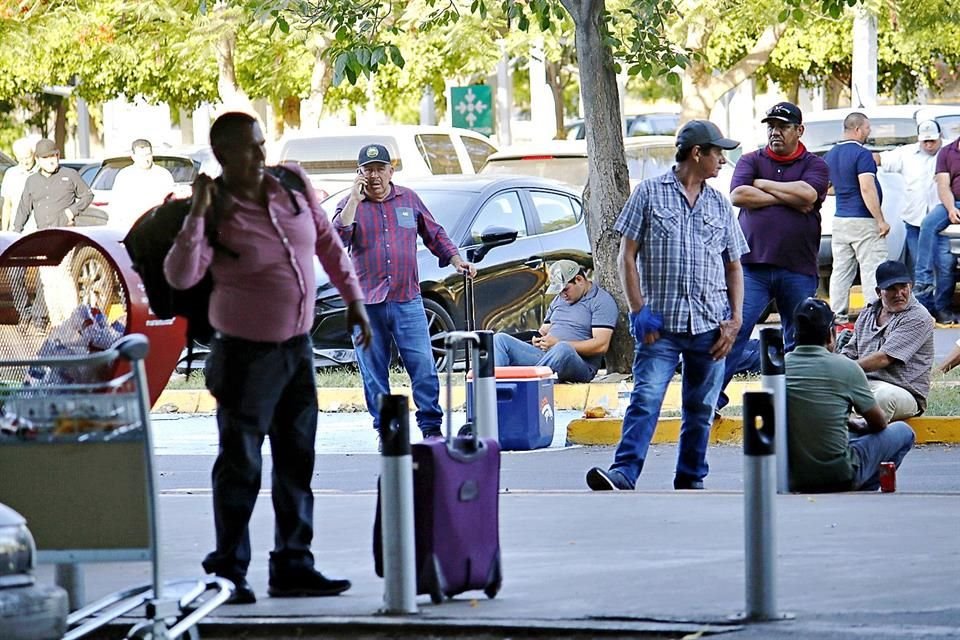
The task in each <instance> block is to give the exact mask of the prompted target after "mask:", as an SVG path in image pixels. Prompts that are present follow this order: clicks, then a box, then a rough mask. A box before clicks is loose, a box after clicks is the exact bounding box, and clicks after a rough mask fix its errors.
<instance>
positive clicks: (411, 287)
mask: <svg viewBox="0 0 960 640" xmlns="http://www.w3.org/2000/svg"><path fill="white" fill-rule="evenodd" d="M348 197H349V196H348ZM346 204H347V198H344V199H343V200H341V201H340V202H339V203H338V204H337V213H336V215H334V217H333V226H334V229H336V230H337V233H339V234H340V240H342V241H343V245H344V246H345V247H346V248H347V251H349V252H350V257H351V258H353V266H354V269H355V270H356V272H357V277H358V278H359V279H360V286H361V287H363V292H364V294H365V297H366V303H367V304H377V303H379V302H407V301H409V300H413V299H414V298H416V297H417V296H419V295H420V276H419V270H418V269H417V236H418V235H419V236H420V237H421V238H423V244H424V246H426V248H427V249H429V250H430V252H431V253H432V254H433V255H435V256H437V258H439V263H440V266H441V267H445V266H447V265H448V264H450V259H451V258H453V256H455V255H457V253H458V252H457V247H456V245H454V244H453V242H451V241H450V237H449V236H448V235H447V232H446V231H444V230H443V227H441V226H440V224H439V223H438V222H437V221H436V220H434V218H433V215H432V214H431V213H430V211H429V210H428V209H427V206H426V205H425V204H423V201H422V200H420V196H418V195H417V194H416V193H415V192H414V191H413V190H412V189H405V188H403V187H398V186H396V185H394V184H391V185H390V195H388V196H387V198H386V200H384V201H383V202H372V201H370V200H362V201H361V202H360V204H359V205H358V206H357V216H356V218H355V219H354V222H353V224H349V225H343V224H341V223H340V212H341V211H342V210H343V208H344V206H345V205H346Z"/></svg>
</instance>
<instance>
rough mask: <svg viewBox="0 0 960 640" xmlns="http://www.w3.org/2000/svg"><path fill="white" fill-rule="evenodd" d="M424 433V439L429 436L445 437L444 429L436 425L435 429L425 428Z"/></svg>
mask: <svg viewBox="0 0 960 640" xmlns="http://www.w3.org/2000/svg"><path fill="white" fill-rule="evenodd" d="M422 433H423V439H424V440H426V439H427V438H442V437H443V431H441V430H440V429H438V428H436V427H434V428H433V429H424V430H423V432H422Z"/></svg>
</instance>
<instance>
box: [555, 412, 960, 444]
mask: <svg viewBox="0 0 960 640" xmlns="http://www.w3.org/2000/svg"><path fill="white" fill-rule="evenodd" d="M907 424H909V425H910V426H911V427H912V428H913V430H914V432H915V433H916V434H917V444H954V443H960V418H955V417H944V416H921V417H919V418H911V419H910V420H907ZM622 426H623V420H622V419H621V418H581V419H578V420H572V421H571V422H570V424H568V425H567V443H569V444H582V445H597V446H600V445H603V446H607V445H615V444H617V443H618V442H620V433H621V429H622ZM679 435H680V418H662V419H661V420H659V421H658V422H657V429H656V431H654V434H653V440H652V443H653V444H668V443H673V442H677V438H678V437H679ZM742 437H743V420H742V419H741V418H733V417H721V418H719V419H718V420H715V421H714V423H713V429H711V431H710V443H711V444H739V443H740V442H742Z"/></svg>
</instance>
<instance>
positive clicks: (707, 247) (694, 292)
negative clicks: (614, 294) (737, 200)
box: [614, 166, 749, 335]
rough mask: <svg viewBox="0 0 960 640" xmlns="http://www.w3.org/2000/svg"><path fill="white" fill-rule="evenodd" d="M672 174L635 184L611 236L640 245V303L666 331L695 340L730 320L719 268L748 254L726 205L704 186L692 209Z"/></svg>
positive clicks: (717, 194) (717, 195) (723, 268)
mask: <svg viewBox="0 0 960 640" xmlns="http://www.w3.org/2000/svg"><path fill="white" fill-rule="evenodd" d="M676 170H677V169H676V166H674V167H673V169H672V170H671V171H669V172H667V173H665V174H663V175H660V176H655V177H653V178H648V179H646V180H644V181H643V182H641V183H640V184H638V185H637V186H636V188H635V189H634V190H633V193H631V194H630V198H629V199H628V200H627V203H626V204H625V205H624V207H623V211H621V212H620V216H619V217H618V218H617V222H616V224H615V225H614V229H615V230H617V231H619V232H620V234H621V235H623V236H625V237H627V238H630V239H631V240H634V241H636V242H637V243H638V244H639V245H640V253H639V256H638V264H637V268H638V270H639V271H640V286H641V288H642V293H643V295H644V300H645V304H648V305H650V308H651V310H653V311H656V312H659V313H660V314H662V315H663V318H664V329H666V330H667V331H671V332H674V333H688V332H689V333H692V334H694V335H696V334H700V333H704V332H707V331H711V330H713V329H716V328H718V327H719V326H720V322H721V321H723V320H725V319H727V318H729V317H730V314H731V312H730V301H729V299H728V297H727V281H726V274H725V267H724V263H727V262H734V261H737V260H739V259H740V256H742V255H743V254H745V253H746V252H747V251H748V250H749V249H748V248H747V241H746V240H745V239H744V237H743V232H742V231H741V230H740V225H739V224H737V221H736V220H735V219H734V217H733V208H732V207H731V206H730V201H729V200H727V199H726V198H725V197H724V196H723V194H721V193H720V192H719V191H717V190H716V189H714V188H713V187H711V186H710V185H708V184H706V183H704V184H703V189H702V190H701V191H700V195H699V196H698V197H697V201H696V203H695V204H694V206H693V207H691V206H690V205H689V204H688V203H687V198H686V196H685V195H684V190H683V185H682V184H680V180H679V179H678V178H677V174H676Z"/></svg>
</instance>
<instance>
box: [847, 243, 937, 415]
mask: <svg viewBox="0 0 960 640" xmlns="http://www.w3.org/2000/svg"><path fill="white" fill-rule="evenodd" d="M876 273H877V295H879V296H880V299H879V300H877V301H876V302H874V303H873V304H871V305H870V306H869V307H867V308H866V309H864V310H863V312H862V313H861V314H860V316H859V317H858V318H857V323H856V325H854V328H853V337H852V338H851V339H850V341H849V342H848V343H847V344H846V345H845V346H844V347H843V351H842V353H843V355H845V356H847V357H848V358H851V359H853V360H856V361H857V364H859V365H860V368H862V369H863V371H864V372H865V373H866V374H867V379H868V380H869V381H870V388H871V389H872V390H873V395H874V396H875V397H876V398H877V403H878V404H879V405H880V410H881V411H883V414H884V416H885V417H886V419H887V420H888V421H889V420H902V419H904V418H910V417H913V416H916V415H919V414H921V413H923V411H924V409H926V407H927V394H928V393H929V392H930V369H931V368H932V367H933V318H932V317H931V316H930V314H929V313H928V312H927V310H926V309H924V308H923V305H921V304H920V303H919V302H917V299H916V298H915V297H913V295H911V292H912V286H913V281H912V280H911V278H910V274H909V272H908V271H907V267H906V266H905V265H904V264H903V263H901V262H895V261H893V260H888V261H887V262H884V263H882V264H881V265H880V266H879V267H877V272H876Z"/></svg>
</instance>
